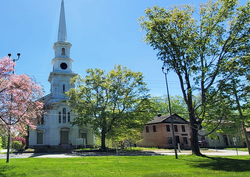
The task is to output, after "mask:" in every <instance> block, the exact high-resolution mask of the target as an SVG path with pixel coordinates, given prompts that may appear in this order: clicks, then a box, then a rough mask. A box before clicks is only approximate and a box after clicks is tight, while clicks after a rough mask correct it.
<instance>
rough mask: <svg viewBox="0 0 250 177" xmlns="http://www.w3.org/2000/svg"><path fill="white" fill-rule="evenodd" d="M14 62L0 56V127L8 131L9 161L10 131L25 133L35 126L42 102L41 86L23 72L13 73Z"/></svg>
mask: <svg viewBox="0 0 250 177" xmlns="http://www.w3.org/2000/svg"><path fill="white" fill-rule="evenodd" d="M14 67H15V63H14V62H12V60H11V58H8V57H4V58H2V59H1V58H0V127H1V129H4V130H5V132H6V133H8V151H7V160H6V162H7V163H8V162H9V140H10V135H11V133H15V134H23V135H25V134H26V133H27V126H29V128H31V129H34V128H36V126H35V125H36V124H37V121H38V120H37V119H38V117H41V116H40V115H41V113H42V108H43V104H42V103H41V102H38V101H37V100H38V99H39V98H41V97H42V95H43V92H42V88H41V86H39V85H37V84H36V83H35V81H34V80H33V79H32V78H30V77H29V76H27V75H25V74H21V75H16V74H14Z"/></svg>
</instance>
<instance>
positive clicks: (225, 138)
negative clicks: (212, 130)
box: [223, 135, 228, 146]
mask: <svg viewBox="0 0 250 177" xmlns="http://www.w3.org/2000/svg"><path fill="white" fill-rule="evenodd" d="M223 139H224V143H225V145H226V146H228V139H227V135H223Z"/></svg>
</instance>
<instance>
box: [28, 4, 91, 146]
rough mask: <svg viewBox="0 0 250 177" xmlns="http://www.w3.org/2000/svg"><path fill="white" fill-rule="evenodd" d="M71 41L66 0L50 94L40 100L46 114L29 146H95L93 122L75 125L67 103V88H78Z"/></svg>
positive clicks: (56, 43)
mask: <svg viewBox="0 0 250 177" xmlns="http://www.w3.org/2000/svg"><path fill="white" fill-rule="evenodd" d="M71 46H72V45H71V44H70V43H69V42H68V41H67V31H66V20H65V11H64V0H62V1H61V11H60V20H59V29H58V38H57V42H55V43H54V47H53V49H54V51H55V56H54V58H53V59H52V66H53V70H52V72H50V75H49V79H48V81H49V82H50V85H51V87H50V94H48V95H46V96H44V97H42V98H41V99H40V100H41V101H42V102H43V104H44V108H45V110H46V111H45V112H46V113H45V114H44V115H43V118H42V120H41V121H39V122H38V124H37V127H36V129H35V130H30V131H29V146H30V147H34V148H44V147H48V146H50V147H59V148H65V147H67V148H68V149H70V148H74V147H75V146H76V145H85V146H86V147H87V146H88V147H93V145H94V134H93V132H92V129H91V127H90V126H82V127H79V126H77V125H74V126H73V125H72V124H71V122H72V120H74V118H75V116H76V114H75V113H74V111H73V109H72V108H71V107H70V106H69V105H68V104H67V100H68V98H67V97H66V96H65V92H67V91H69V90H70V89H71V88H74V87H75V85H74V84H70V79H71V78H73V77H74V76H76V74H75V73H74V72H73V70H72V63H73V60H72V59H71V58H70V48H71Z"/></svg>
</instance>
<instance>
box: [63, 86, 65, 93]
mask: <svg viewBox="0 0 250 177" xmlns="http://www.w3.org/2000/svg"><path fill="white" fill-rule="evenodd" d="M63 92H65V84H63Z"/></svg>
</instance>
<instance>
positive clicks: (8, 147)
mask: <svg viewBox="0 0 250 177" xmlns="http://www.w3.org/2000/svg"><path fill="white" fill-rule="evenodd" d="M8 56H9V58H10V57H11V54H10V53H9V54H8ZM17 57H18V58H17V59H12V61H13V62H16V61H17V60H19V59H20V53H17ZM14 72H15V70H14V65H13V74H14ZM12 97H13V95H12V94H11V102H12V99H13V98H12ZM9 125H11V117H10V121H9ZM9 156H10V128H9V133H8V142H7V159H6V163H9Z"/></svg>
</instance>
